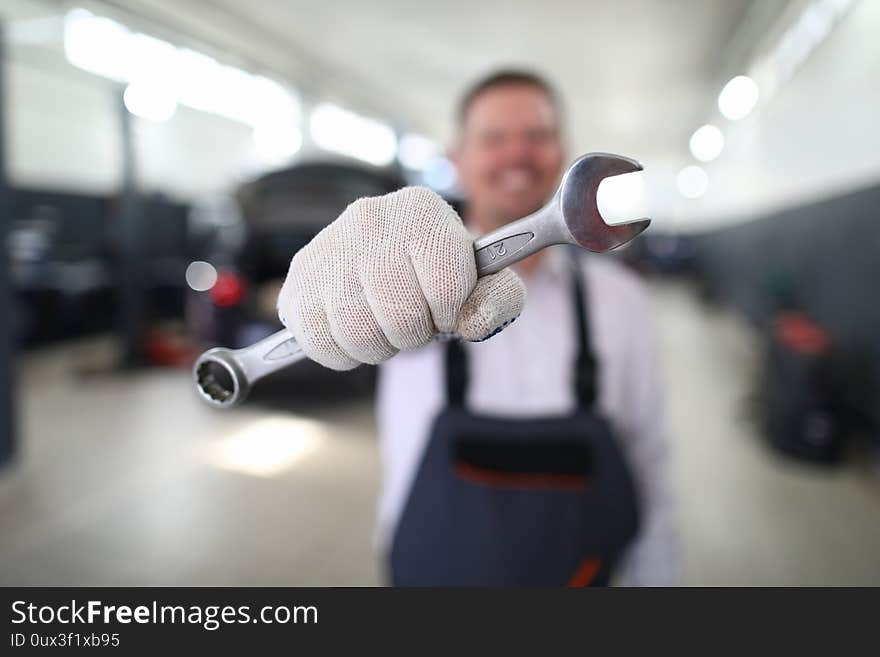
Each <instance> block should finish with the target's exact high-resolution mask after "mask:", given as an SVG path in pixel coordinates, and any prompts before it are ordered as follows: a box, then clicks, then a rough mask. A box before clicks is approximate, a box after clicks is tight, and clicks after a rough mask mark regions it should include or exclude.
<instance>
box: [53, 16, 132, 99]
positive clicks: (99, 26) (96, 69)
mask: <svg viewBox="0 0 880 657" xmlns="http://www.w3.org/2000/svg"><path fill="white" fill-rule="evenodd" d="M130 38H131V33H130V32H129V31H128V29H127V28H126V27H125V26H124V25H121V24H119V23H117V22H116V21H112V20H110V19H109V18H102V17H100V16H95V15H93V14H91V13H90V12H88V11H86V10H85V9H74V10H72V11H70V12H69V13H68V14H67V15H66V16H65V18H64V55H65V56H66V57H67V60H68V61H69V62H70V63H71V64H73V65H74V66H76V67H78V68H81V69H83V70H86V71H88V72H90V73H94V74H95V75H100V76H103V77H105V78H110V79H112V80H116V81H117V82H125V81H127V80H128V70H127V69H128V62H127V61H126V58H125V57H121V56H120V55H122V54H123V53H125V52H127V50H128V44H129V40H130Z"/></svg>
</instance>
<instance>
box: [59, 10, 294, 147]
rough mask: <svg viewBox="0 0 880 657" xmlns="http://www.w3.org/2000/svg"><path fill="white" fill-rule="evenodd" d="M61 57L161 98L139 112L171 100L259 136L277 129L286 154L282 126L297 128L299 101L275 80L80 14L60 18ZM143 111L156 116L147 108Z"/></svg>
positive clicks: (288, 140) (287, 139)
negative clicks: (62, 54) (257, 129)
mask: <svg viewBox="0 0 880 657" xmlns="http://www.w3.org/2000/svg"><path fill="white" fill-rule="evenodd" d="M64 52H65V55H66V56H67V59H68V61H70V63H71V64H73V65H74V66H77V67H78V68H81V69H83V70H86V71H89V72H90V73H94V74H96V75H100V76H103V77H106V78H110V79H112V80H115V81H117V82H126V83H130V84H132V85H134V84H136V85H138V87H137V88H136V89H137V90H138V91H143V90H144V89H146V88H147V87H149V88H150V89H152V90H153V92H154V93H156V94H158V95H159V96H160V97H161V100H156V101H155V102H153V103H150V101H145V100H144V99H143V98H138V101H142V102H138V103H137V104H136V107H138V108H139V109H140V110H143V109H144V105H145V104H146V105H155V106H158V105H160V104H161V106H162V107H163V108H165V109H166V110H167V107H168V104H169V103H168V98H171V99H173V100H174V102H175V104H176V103H180V104H181V105H185V106H187V107H190V108H192V109H196V110H199V111H202V112H209V113H211V114H216V115H218V116H222V117H224V118H226V119H230V120H232V121H237V122H240V123H244V124H246V125H249V126H251V127H253V128H255V129H256V128H258V127H259V128H260V129H261V130H262V132H264V133H266V132H268V131H269V130H271V129H273V128H279V129H281V130H282V133H283V137H282V139H281V141H282V142H283V143H284V144H285V150H286V151H287V152H289V151H290V150H291V148H290V147H291V144H292V142H293V133H292V131H291V130H290V129H289V128H286V127H285V126H288V125H291V124H292V125H294V126H298V124H299V123H300V121H301V113H300V105H299V100H298V98H297V97H296V96H295V94H293V93H292V92H291V91H290V90H288V89H287V88H285V87H284V86H282V85H281V84H279V83H278V82H275V81H274V80H271V79H269V78H266V77H263V76H260V75H253V74H251V73H248V72H247V71H245V70H242V69H240V68H236V67H234V66H225V65H223V64H220V63H219V62H218V61H216V60H215V59H213V58H212V57H209V56H207V55H205V54H202V53H200V52H197V51H195V50H191V49H188V48H177V47H175V46H173V45H172V44H170V43H168V42H166V41H162V40H161V39H156V38H154V37H151V36H149V35H146V34H140V33H135V32H131V31H130V30H129V29H128V28H127V27H125V26H124V25H121V24H120V23H117V22H116V21H113V20H110V19H108V18H103V17H100V16H95V15H94V14H92V13H91V12H88V11H86V10H84V9H74V10H72V11H70V12H69V13H68V14H67V15H66V17H65V20H64ZM141 85H145V86H141ZM144 111H146V113H148V114H153V115H159V114H161V112H159V111H158V110H157V107H152V106H150V107H147V109H146V110H144ZM135 113H138V112H135ZM138 115H139V116H142V115H143V114H140V113H138ZM300 140H301V135H300Z"/></svg>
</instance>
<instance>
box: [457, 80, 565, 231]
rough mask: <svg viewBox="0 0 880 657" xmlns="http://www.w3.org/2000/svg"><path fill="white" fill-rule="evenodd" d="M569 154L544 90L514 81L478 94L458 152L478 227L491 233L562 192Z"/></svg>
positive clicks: (465, 123)
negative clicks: (558, 189)
mask: <svg viewBox="0 0 880 657" xmlns="http://www.w3.org/2000/svg"><path fill="white" fill-rule="evenodd" d="M564 157H565V156H564V153H563V149H562V144H561V143H560V137H559V126H558V124H557V116H556V112H555V110H554V108H553V104H552V103H551V102H550V99H548V98H547V96H546V94H544V92H543V91H541V90H540V89H538V88H536V87H534V86H530V85H526V84H510V85H505V86H499V87H495V88H492V89H488V90H487V91H484V92H483V93H481V94H480V95H479V96H477V98H476V99H475V100H474V102H473V103H472V104H471V106H470V108H469V109H468V112H467V115H466V117H465V120H464V125H463V126H462V133H461V138H460V142H459V146H458V149H457V150H456V152H455V153H454V154H453V159H454V161H455V164H456V167H457V168H458V175H459V180H460V181H461V184H462V187H463V188H464V191H465V193H466V194H467V201H468V204H469V208H470V210H471V216H472V217H473V218H474V219H475V220H476V221H477V222H478V223H479V224H480V225H477V226H475V227H476V228H477V229H479V230H482V231H489V230H492V229H494V228H497V227H499V226H502V225H504V224H506V223H509V222H510V221H513V220H514V219H518V218H520V217H522V216H525V215H527V214H529V213H530V212H534V211H535V210H537V209H538V208H540V207H541V206H542V205H543V204H544V203H545V202H546V201H547V199H548V198H549V197H550V196H551V195H552V194H553V192H554V191H556V185H557V182H558V179H559V176H560V174H561V173H562V165H563V161H564Z"/></svg>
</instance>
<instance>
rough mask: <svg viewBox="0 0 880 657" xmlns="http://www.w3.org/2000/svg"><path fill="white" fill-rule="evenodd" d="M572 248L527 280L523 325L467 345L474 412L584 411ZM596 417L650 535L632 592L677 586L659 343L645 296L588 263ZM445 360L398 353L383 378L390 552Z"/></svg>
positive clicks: (383, 498)
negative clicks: (576, 381) (577, 383)
mask: <svg viewBox="0 0 880 657" xmlns="http://www.w3.org/2000/svg"><path fill="white" fill-rule="evenodd" d="M564 248H566V247H553V248H551V249H550V250H549V251H548V252H547V254H546V255H547V257H545V258H543V259H542V260H541V262H540V263H539V269H538V270H537V271H536V272H535V273H534V275H532V276H531V277H530V278H528V279H525V283H526V288H527V292H528V296H527V299H526V304H525V308H524V309H523V312H522V315H520V317H519V318H517V320H516V321H515V322H514V323H513V324H511V325H510V326H508V327H507V328H506V329H504V330H503V331H502V332H501V333H499V334H498V335H496V336H494V337H492V338H490V339H489V340H487V341H485V342H480V343H466V347H465V348H466V349H467V356H468V364H469V367H468V372H469V377H470V378H469V383H468V392H467V400H466V404H467V407H468V408H469V409H470V410H472V411H473V412H474V413H481V414H483V413H484V414H488V415H495V416H501V417H510V418H516V417H530V416H546V415H551V414H552V415H563V414H568V413H571V412H573V411H574V410H575V406H576V400H575V391H574V386H573V382H572V372H573V371H574V359H575V357H576V353H577V348H578V344H577V342H578V336H577V324H576V322H575V318H574V315H573V313H574V312H575V310H574V307H573V303H572V298H571V273H570V269H567V267H570V264H569V260H568V257H567V254H566V253H565V252H564V251H562V249H564ZM580 262H581V263H582V266H583V267H584V271H585V276H586V283H587V297H588V299H589V307H588V310H587V312H588V316H589V327H590V335H591V340H592V343H593V351H594V353H595V356H596V359H597V361H598V367H599V378H598V385H599V399H598V407H599V410H600V412H602V413H603V414H604V415H605V416H606V417H607V418H608V420H609V421H610V422H611V424H612V426H613V428H614V430H615V435H616V437H617V439H618V440H619V442H620V444H621V447H622V450H623V453H624V456H625V457H626V460H627V463H628V465H629V466H630V468H631V470H632V472H633V476H634V480H635V484H636V487H637V489H638V491H639V499H640V503H641V513H642V520H641V529H640V531H639V534H638V536H637V537H636V539H635V541H634V542H633V544H632V545H631V546H630V547H629V549H628V551H627V554H626V555H625V556H624V559H623V561H622V563H621V567H620V571H619V575H620V576H621V578H622V581H623V583H626V584H629V585H634V586H644V585H669V584H674V583H675V582H676V580H677V574H678V550H677V542H676V535H675V531H674V518H673V515H674V510H673V505H672V500H671V494H670V490H669V481H668V472H667V461H668V459H667V439H666V435H665V427H664V421H663V403H662V397H661V390H660V382H659V372H658V366H657V362H656V353H655V352H656V350H655V333H654V328H653V326H652V323H651V317H650V306H649V304H648V301H647V298H646V296H645V291H644V289H643V288H642V286H641V284H640V282H639V281H638V279H637V278H636V276H635V275H633V274H632V273H630V272H629V271H627V270H625V269H624V268H623V267H621V266H620V265H618V264H617V263H615V262H613V261H612V260H610V259H608V258H605V257H602V256H597V255H589V256H585V257H582V258H581V260H580ZM443 353H444V352H443V348H442V346H441V345H439V344H437V343H433V344H430V345H428V346H426V347H423V348H421V349H417V350H415V351H409V352H401V353H400V354H398V355H397V356H395V357H394V358H392V359H391V360H389V361H388V362H387V363H385V364H383V365H382V366H381V371H380V377H379V390H378V400H377V403H378V421H379V433H380V438H381V452H382V467H383V480H382V489H381V493H380V498H379V515H378V536H377V538H378V541H379V544H380V546H381V547H382V548H384V549H386V550H387V549H388V548H389V547H390V544H391V539H392V536H393V532H394V530H395V527H396V524H397V521H398V519H399V517H400V515H401V513H402V511H403V506H404V504H405V502H406V499H407V496H408V494H409V490H410V486H411V485H412V481H413V478H414V476H415V474H416V472H417V470H418V467H419V465H420V462H421V459H422V455H423V453H424V451H425V448H426V447H427V442H428V438H429V435H430V432H431V428H432V424H433V421H434V419H435V417H436V415H437V413H438V412H439V411H440V410H441V407H442V406H443V404H444V403H445V401H446V399H445V396H446V393H445V369H444V360H443Z"/></svg>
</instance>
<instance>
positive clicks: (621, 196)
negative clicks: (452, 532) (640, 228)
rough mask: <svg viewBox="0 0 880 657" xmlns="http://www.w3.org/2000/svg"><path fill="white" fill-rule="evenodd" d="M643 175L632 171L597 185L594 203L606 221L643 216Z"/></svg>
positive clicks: (640, 172)
mask: <svg viewBox="0 0 880 657" xmlns="http://www.w3.org/2000/svg"><path fill="white" fill-rule="evenodd" d="M644 196H645V173H644V171H634V172H632V173H626V174H623V175H621V176H611V177H610V178H605V179H604V180H602V181H601V182H600V183H599V189H598V191H597V193H596V203H597V205H598V206H599V212H600V213H601V214H602V217H604V218H605V219H606V220H607V221H610V222H612V223H613V222H615V221H625V220H627V219H632V218H633V217H634V216H636V215H642V214H644V203H643V201H644Z"/></svg>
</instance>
